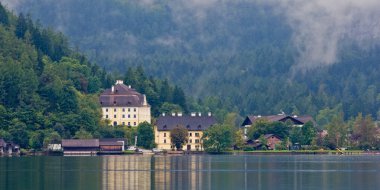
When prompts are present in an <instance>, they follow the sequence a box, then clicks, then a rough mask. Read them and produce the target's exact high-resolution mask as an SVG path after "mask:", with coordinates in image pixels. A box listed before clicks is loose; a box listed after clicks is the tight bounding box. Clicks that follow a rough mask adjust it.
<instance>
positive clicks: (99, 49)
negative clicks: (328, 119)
mask: <svg viewBox="0 0 380 190" xmlns="http://www.w3.org/2000/svg"><path fill="white" fill-rule="evenodd" d="M0 1H1V2H2V3H3V4H5V5H7V6H8V7H9V8H11V9H13V10H15V11H17V12H19V13H21V12H22V13H23V14H27V13H29V14H30V15H31V17H32V18H33V19H36V20H40V22H41V24H42V25H46V26H49V27H52V28H54V29H56V30H59V31H61V32H63V33H64V34H66V35H67V36H68V37H69V38H70V42H71V44H72V46H74V47H78V48H79V49H80V50H82V51H84V52H85V53H86V54H87V55H88V56H89V57H90V59H91V60H92V61H94V62H96V63H98V64H99V65H101V66H104V67H105V68H106V69H108V70H110V71H119V72H121V73H122V74H124V72H126V70H127V68H128V67H130V66H137V65H142V66H143V67H144V69H145V70H146V71H147V73H149V74H150V75H153V76H158V77H162V78H168V79H169V80H171V81H173V82H174V83H176V84H178V85H181V86H182V87H183V88H184V89H185V91H186V92H187V93H188V94H189V95H190V96H193V97H196V98H200V99H201V100H200V101H208V104H212V101H213V99H212V98H206V97H210V96H214V97H217V98H219V99H221V102H222V103H218V104H222V105H216V106H223V107H227V108H229V109H230V110H231V111H236V112H239V113H240V114H248V113H254V114H273V113H278V112H280V111H281V110H282V111H285V112H286V113H295V114H299V113H302V114H313V115H316V114H317V113H318V111H319V110H321V109H325V108H334V107H341V109H342V111H343V112H344V113H345V115H346V117H349V116H353V115H356V113H358V112H363V113H364V114H368V113H371V114H373V115H374V116H375V115H377V114H378V113H379V111H380V82H379V81H380V73H379V70H380V63H379V62H380V46H379V42H380V8H379V7H380V2H378V1H375V0H364V1H360V2H359V1H354V0H348V1H347V0H337V1H333V2H332V1H328V0H313V1H302V0H285V1H274V0H270V1H265V2H264V1H253V0H252V1H249V0H238V1H228V0H203V1H202V0H187V1H169V0H129V1H127V0H107V1H105V0H91V1H89V0H65V1H53V0H17V1H14V0H0ZM215 104H216V103H215Z"/></svg>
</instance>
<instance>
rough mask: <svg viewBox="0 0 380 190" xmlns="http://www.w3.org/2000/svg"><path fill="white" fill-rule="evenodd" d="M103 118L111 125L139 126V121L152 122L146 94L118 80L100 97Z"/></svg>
mask: <svg viewBox="0 0 380 190" xmlns="http://www.w3.org/2000/svg"><path fill="white" fill-rule="evenodd" d="M99 102H100V105H101V107H102V114H103V119H108V120H110V121H111V125H114V126H116V125H127V126H137V125H138V124H139V123H142V122H144V121H147V122H148V123H150V122H151V115H150V105H149V104H148V102H147V100H146V96H145V95H142V94H140V93H138V92H137V91H136V90H135V89H133V88H132V87H131V86H126V85H124V84H123V81H122V80H117V81H116V83H115V85H113V86H112V87H111V88H109V89H106V90H105V91H104V92H103V93H102V94H101V95H100V97H99Z"/></svg>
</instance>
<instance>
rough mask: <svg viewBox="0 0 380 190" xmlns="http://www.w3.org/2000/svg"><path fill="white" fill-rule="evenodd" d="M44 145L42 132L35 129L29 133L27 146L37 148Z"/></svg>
mask: <svg viewBox="0 0 380 190" xmlns="http://www.w3.org/2000/svg"><path fill="white" fill-rule="evenodd" d="M43 145H44V133H43V132H42V131H36V132H31V133H30V138H29V146H30V147H31V148H33V149H36V150H39V149H41V148H42V147H43Z"/></svg>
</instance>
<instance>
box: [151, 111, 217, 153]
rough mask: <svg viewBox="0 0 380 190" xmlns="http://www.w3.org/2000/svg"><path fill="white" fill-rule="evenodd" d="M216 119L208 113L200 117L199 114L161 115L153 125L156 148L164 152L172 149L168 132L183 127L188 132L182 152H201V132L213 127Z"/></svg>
mask: <svg viewBox="0 0 380 190" xmlns="http://www.w3.org/2000/svg"><path fill="white" fill-rule="evenodd" d="M216 123H217V122H216V119H215V118H214V117H213V116H212V115H211V113H209V114H208V115H205V116H202V115H201V113H199V114H195V113H192V114H191V115H182V114H181V113H177V114H174V113H173V114H172V115H165V114H163V115H162V116H160V117H159V118H157V121H156V123H155V127H154V129H155V134H154V135H155V138H154V139H155V143H156V144H157V148H159V149H164V150H171V149H174V146H173V145H172V143H171V139H170V131H171V130H172V129H174V128H176V127H179V126H181V127H184V128H186V129H187V130H188V137H189V138H188V141H187V142H186V143H185V145H184V146H183V150H189V151H203V146H202V142H201V138H202V136H203V131H204V130H206V129H208V128H209V127H211V126H212V125H215V124H216Z"/></svg>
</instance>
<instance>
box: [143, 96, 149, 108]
mask: <svg viewBox="0 0 380 190" xmlns="http://www.w3.org/2000/svg"><path fill="white" fill-rule="evenodd" d="M143 96H144V102H143V106H147V105H148V102H147V101H146V96H145V94H144V95H143Z"/></svg>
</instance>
